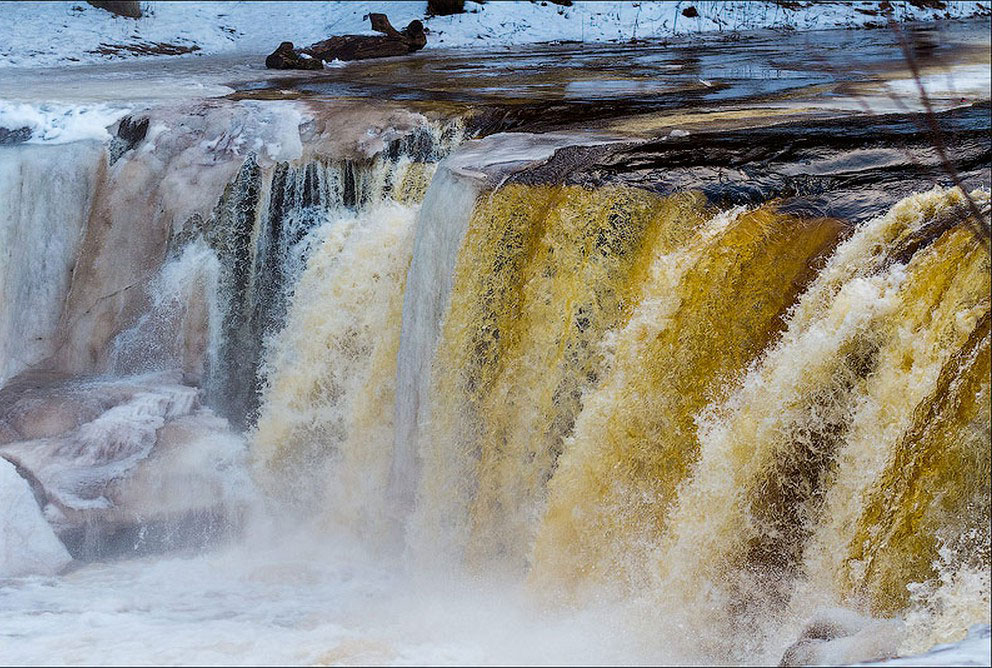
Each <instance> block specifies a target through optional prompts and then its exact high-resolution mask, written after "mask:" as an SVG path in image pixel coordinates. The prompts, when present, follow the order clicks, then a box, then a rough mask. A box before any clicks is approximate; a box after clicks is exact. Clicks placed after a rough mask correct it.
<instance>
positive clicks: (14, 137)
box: [0, 126, 31, 146]
mask: <svg viewBox="0 0 992 668" xmlns="http://www.w3.org/2000/svg"><path fill="white" fill-rule="evenodd" d="M29 139H31V128H29V127H27V126H24V127H23V128H14V129H7V128H0V146H3V145H5V144H21V143H23V142H26V141H27V140H29Z"/></svg>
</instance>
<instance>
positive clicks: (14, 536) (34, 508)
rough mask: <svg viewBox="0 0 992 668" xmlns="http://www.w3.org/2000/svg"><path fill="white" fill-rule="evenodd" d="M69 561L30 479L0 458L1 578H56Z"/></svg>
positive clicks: (70, 559) (69, 558) (67, 554)
mask: <svg viewBox="0 0 992 668" xmlns="http://www.w3.org/2000/svg"><path fill="white" fill-rule="evenodd" d="M70 561H72V558H71V557H70V556H69V553H68V552H66V550H65V547H64V546H63V545H62V543H61V542H60V541H59V539H58V538H57V537H56V536H55V532H54V531H52V528H51V527H50V526H49V525H48V522H47V521H46V520H45V518H44V516H43V515H42V514H41V509H40V508H39V507H38V503H37V502H36V501H35V499H34V495H33V494H32V493H31V487H30V486H29V485H28V482H27V480H25V479H24V478H22V477H21V476H20V475H18V473H17V470H16V469H15V468H14V465H13V464H11V463H10V462H8V461H7V460H6V459H4V458H2V457H0V578H12V577H22V576H25V575H55V574H56V573H58V572H59V571H60V570H62V569H63V568H64V567H65V566H66V565H67V564H68V563H69V562H70Z"/></svg>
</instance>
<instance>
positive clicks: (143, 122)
mask: <svg viewBox="0 0 992 668" xmlns="http://www.w3.org/2000/svg"><path fill="white" fill-rule="evenodd" d="M146 134H148V117H147V116H146V117H145V118H137V119H136V118H132V117H131V116H125V117H124V118H122V119H121V120H120V123H118V124H117V134H116V136H114V137H113V138H112V139H111V140H110V145H109V146H108V147H107V148H108V150H109V152H110V164H111V165H112V164H114V163H115V162H117V161H118V160H119V159H120V157H121V156H122V155H124V154H125V153H127V152H128V151H130V150H131V149H132V148H134V147H136V146H137V145H138V144H140V143H141V140H143V139H144V138H145V135H146Z"/></svg>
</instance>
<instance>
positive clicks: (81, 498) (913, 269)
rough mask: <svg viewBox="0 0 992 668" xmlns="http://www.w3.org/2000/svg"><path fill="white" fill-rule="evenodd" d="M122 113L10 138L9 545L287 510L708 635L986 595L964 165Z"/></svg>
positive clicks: (841, 622)
mask: <svg viewBox="0 0 992 668" xmlns="http://www.w3.org/2000/svg"><path fill="white" fill-rule="evenodd" d="M239 104H240V103H239ZM144 113H146V112H136V114H135V117H137V116H139V115H140V114H144ZM356 119H358V120H356ZM359 121H360V122H359ZM121 122H122V123H124V121H121ZM121 127H124V126H121ZM126 127H128V128H131V130H129V131H128V132H125V133H123V134H125V135H128V137H130V138H125V137H123V136H120V133H119V136H118V137H116V138H114V139H113V140H112V141H111V142H109V143H107V144H103V145H101V144H99V143H97V142H94V141H86V142H76V143H69V144H64V145H60V146H54V147H53V146H14V147H2V148H0V197H2V198H3V204H4V206H3V207H0V252H2V254H0V297H2V298H0V355H2V356H0V383H3V387H0V410H2V412H0V459H2V460H3V461H0V474H2V476H3V480H0V484H2V485H4V488H3V489H2V490H0V491H3V492H4V493H5V494H7V497H4V498H8V497H9V498H10V499H12V500H13V501H16V503H17V504H18V505H17V508H18V509H19V510H18V513H19V514H18V517H19V518H21V519H22V520H23V522H21V524H17V525H15V524H12V523H8V524H5V525H3V526H0V536H2V535H6V534H3V533H2V531H7V533H9V535H19V534H18V532H21V531H22V528H20V527H21V526H22V524H23V526H37V525H39V523H41V522H47V524H48V526H50V527H52V528H53V529H54V531H55V533H56V535H57V538H58V539H59V540H61V542H62V543H63V544H64V545H65V546H66V548H67V549H68V553H69V554H71V556H72V557H73V558H74V559H76V560H80V561H84V560H89V559H101V558H103V557H105V556H106V555H108V554H114V555H120V554H130V553H134V552H138V553H142V551H145V552H155V551H158V550H165V549H174V548H176V547H184V546H189V545H193V546H196V547H204V546H206V545H208V544H211V543H212V542H214V541H216V540H218V537H219V536H221V537H223V536H226V537H230V536H233V535H236V534H238V532H241V531H245V532H246V533H248V532H247V531H246V530H245V527H246V526H248V521H247V519H246V518H249V516H250V517H251V519H254V520H258V518H259V517H262V516H263V515H264V516H266V517H273V518H275V523H276V524H279V523H284V524H285V525H287V526H285V527H280V529H281V530H282V531H283V533H282V534H278V533H277V532H276V533H273V535H278V536H290V535H292V534H291V531H290V528H287V527H291V528H292V530H294V531H298V532H299V534H300V535H306V536H307V537H308V540H309V539H310V538H313V537H331V538H332V539H333V540H334V541H340V542H343V543H347V544H348V545H352V544H357V545H361V546H362V549H363V550H365V552H363V554H364V555H367V556H368V557H369V558H370V559H372V560H375V561H382V562H383V563H387V564H389V565H390V567H392V566H394V565H397V564H402V568H403V569H405V571H404V573H405V574H409V573H413V574H416V575H418V576H420V577H422V578H423V580H422V581H423V582H428V583H430V584H432V585H433V584H436V583H438V582H440V583H445V582H447V581H448V580H449V579H454V578H456V576H457V577H458V578H461V577H462V576H465V578H467V581H470V582H474V583H482V582H496V583H498V585H499V586H501V587H502V586H505V587H506V588H507V589H508V590H510V591H513V592H523V593H522V594H521V595H520V598H521V599H522V600H526V601H527V603H526V605H528V606H532V607H534V608H538V609H541V610H542V611H548V610H550V611H555V614H574V615H580V616H581V615H585V614H588V615H589V616H590V617H589V618H595V619H599V617H596V615H605V617H608V618H610V619H611V620H612V621H611V624H613V625H614V626H611V627H610V628H611V629H614V630H616V629H620V630H622V631H623V634H624V635H625V637H624V639H623V642H624V643H629V644H630V645H631V646H636V647H637V648H639V650H643V651H645V652H651V654H650V656H662V657H682V658H684V659H685V660H693V661H717V662H728V663H734V662H761V663H768V662H776V661H778V660H779V659H780V658H782V657H783V655H785V656H787V657H793V659H795V660H799V659H796V658H795V657H806V658H805V659H803V660H810V661H813V660H823V661H833V662H844V661H854V660H860V659H866V658H873V656H871V654H872V653H873V652H874V653H878V654H885V653H893V652H895V651H897V650H898V651H904V652H909V651H916V650H918V649H921V648H926V647H928V646H930V645H932V644H933V643H936V642H942V641H947V640H954V639H958V638H960V637H962V636H963V634H964V632H965V630H966V628H967V627H968V625H970V624H972V623H974V622H982V623H988V621H989V614H988V602H989V590H990V583H989V577H988V573H989V563H990V561H989V560H990V547H989V546H990V533H989V524H990V493H989V489H990V479H992V475H990V459H992V452H990V428H989V425H990V413H989V402H990V382H989V374H990V346H989V341H990V300H992V286H990V259H989V258H990V249H989V247H988V243H987V240H985V239H982V238H980V237H979V236H978V235H976V233H975V231H974V229H973V228H972V227H970V226H969V225H968V224H967V222H966V215H965V212H966V210H967V208H966V206H965V195H964V193H963V192H962V191H961V190H959V189H956V188H954V189H951V188H943V187H939V186H936V187H934V188H933V189H932V190H929V191H926V192H921V193H917V194H915V195H912V196H909V197H907V198H904V199H903V200H902V201H900V202H898V203H897V204H895V205H894V206H893V207H892V208H891V209H890V210H889V211H887V212H886V213H884V214H882V215H879V216H877V217H874V218H872V219H870V220H862V221H841V220H836V219H833V218H826V217H822V216H815V215H806V214H804V213H800V212H802V211H804V209H803V207H801V206H792V204H795V202H785V201H780V200H772V201H768V202H764V203H760V204H756V205H751V206H739V207H734V208H729V207H728V206H725V205H724V204H725V202H724V203H723V204H721V202H720V201H717V200H714V199H712V198H710V199H708V198H707V195H706V194H705V192H704V191H698V190H660V189H659V190H657V191H654V190H650V189H648V188H646V187H640V186H639V185H638V186H635V185H631V184H630V183H627V184H621V183H619V180H611V178H610V174H609V169H607V167H608V166H609V165H608V164H607V163H605V162H604V165H605V166H604V165H600V166H599V167H603V168H602V169H599V167H597V168H596V169H595V170H590V172H589V173H590V174H592V176H589V175H588V174H586V175H584V176H583V178H571V177H570V176H568V175H563V174H562V173H561V167H562V165H565V166H566V167H567V166H568V165H569V164H570V163H569V160H570V159H573V158H574V159H575V160H578V159H580V158H581V160H584V161H589V162H590V164H592V162H594V161H595V160H596V159H597V155H598V153H597V151H600V150H601V149H603V147H604V145H605V144H607V143H609V142H610V141H612V140H610V139H608V138H604V137H597V136H592V135H587V136H572V135H555V134H547V135H541V136H535V135H526V134H523V133H517V134H505V135H494V136H491V137H487V138H485V139H482V140H465V132H464V128H463V124H462V122H461V121H445V120H437V119H436V118H434V117H432V119H431V120H429V119H428V118H427V117H425V116H421V115H419V114H413V113H399V112H396V111H395V110H387V111H382V112H381V113H379V112H377V114H370V115H369V116H365V115H362V114H356V113H355V112H354V111H353V110H350V109H347V108H343V109H337V108H334V109H319V108H317V107H316V106H315V107H314V108H305V107H303V106H300V107H295V106H292V105H285V106H282V105H274V106H272V107H265V108H263V107H262V106H259V105H253V104H252V103H244V104H242V105H240V106H237V107H236V110H235V109H232V108H229V107H227V106H224V105H218V106H217V107H212V106H210V105H204V106H203V107H192V108H191V107H184V106H176V107H170V108H162V109H156V110H154V111H150V112H147V123H145V124H144V125H143V127H146V130H147V132H146V134H145V135H144V136H143V137H141V138H139V139H135V138H134V137H133V136H131V135H130V134H128V133H129V132H132V133H133V128H134V123H133V122H132V121H131V120H128V121H127V123H126ZM345 127H346V128H348V131H347V132H344V131H341V128H345ZM177 128H181V131H179V130H177ZM356 128H357V129H356ZM563 147H580V148H581V151H578V152H577V153H569V152H567V151H566V152H565V154H564V158H563V159H561V160H559V161H557V162H555V160H554V159H555V157H556V156H557V157H558V158H562V155H563V154H562V152H561V151H560V149H562V148H563ZM577 150H578V149H577ZM580 154H581V155H580ZM576 155H580V158H576V157H575V156H576ZM586 176H588V178H585V177H586ZM42 181H44V184H45V185H44V188H42V187H41V183H42ZM640 185H643V184H640ZM41 192H44V193H46V196H45V197H42V196H40V194H39V193H41ZM970 197H971V198H972V199H973V200H974V201H975V202H977V204H978V206H979V207H982V208H984V209H987V207H988V204H989V194H988V191H987V190H982V189H978V190H975V191H974V192H972V193H971V194H970ZM12 471H13V472H12ZM22 478H23V479H26V480H29V481H30V485H28V484H27V483H24V480H22ZM11 481H13V482H11ZM14 483H17V484H16V485H15V484H14ZM22 483H24V484H22ZM32 494H33V495H34V498H35V499H36V501H37V505H39V506H40V509H41V510H40V514H38V513H34V512H27V511H26V510H24V509H25V508H29V509H30V510H32V511H33V510H35V509H34V508H33V507H31V504H30V503H27V501H29V500H30V498H31V495H32ZM261 498H264V500H265V502H264V503H262V501H260V499H261ZM249 510H250V511H251V512H249ZM263 510H264V512H263ZM21 511H24V512H21ZM266 513H268V515H266ZM19 521H20V520H19ZM258 521H259V522H261V520H258ZM10 527H12V528H10ZM191 536H192V538H191ZM252 537H253V538H257V536H252ZM50 539H51V540H50ZM53 540H54V539H53V538H52V537H51V536H49V535H47V534H45V535H44V536H43V537H39V542H38V545H37V546H35V547H36V548H37V549H38V550H40V551H41V552H44V553H45V555H46V556H45V559H46V560H48V561H50V562H51V563H50V564H49V566H50V567H49V566H46V572H54V571H56V570H58V568H61V567H62V565H63V564H64V563H66V562H67V561H68V557H67V556H66V555H65V554H62V553H61V552H60V551H59V550H58V549H57V548H58V547H59V545H57V544H56V543H55V542H53ZM275 540H277V541H278V540H281V539H275ZM245 545H248V543H245ZM35 547H32V549H35ZM110 547H113V548H114V549H109V548H110ZM4 549H7V547H6V546H5V548H4ZM246 549H249V548H246ZM0 556H3V558H4V560H5V561H4V563H7V564H13V566H10V570H11V571H14V570H16V572H17V573H21V572H22V571H24V569H25V568H26V567H25V566H24V565H23V564H24V560H23V559H21V558H20V557H19V556H18V555H15V557H17V558H15V557H12V556H9V555H7V554H6V553H4V554H2V555H0ZM293 563H296V562H293ZM0 565H2V564H0ZM295 567H296V566H293V565H292V564H291V565H289V566H287V567H286V568H285V570H284V571H280V573H283V572H289V571H291V570H292V569H293V568H295ZM304 571H306V569H304ZM307 573H309V571H306V572H304V574H303V575H302V576H299V577H304V578H305V577H308V576H307ZM251 577H255V574H252V576H251ZM280 577H281V576H280ZM293 577H297V575H296V574H294V576H293ZM348 577H350V575H349V576H348ZM458 581H459V582H463V581H466V580H458ZM418 582H420V581H418ZM438 586H439V587H441V588H442V589H443V588H444V587H445V586H448V585H446V584H445V585H438ZM481 586H482V585H480V587H481ZM483 589H484V588H483ZM446 591H447V590H446ZM486 591H488V590H486ZM514 595H516V593H515V594H514ZM514 600H515V599H514ZM459 609H460V608H459ZM604 610H605V611H607V613H603V611H604ZM549 614H550V613H549ZM860 627H863V628H860ZM810 628H812V629H813V630H814V632H815V633H821V634H825V635H827V636H830V635H831V634H833V635H834V636H839V635H844V634H846V635H845V638H846V639H848V640H850V639H851V638H854V637H855V636H857V634H858V633H862V634H863V635H862V636H860V637H861V638H862V640H857V641H855V640H850V642H849V643H848V644H847V645H844V646H843V647H840V648H839V649H838V646H837V645H833V646H828V644H829V642H830V641H829V640H828V639H827V638H825V637H823V638H821V637H819V636H816V635H815V634H814V635H810V633H813V632H809V629H810ZM823 629H827V631H824V630H823ZM838 629H839V630H838ZM865 629H869V630H870V633H869V631H865ZM828 631H829V633H828ZM867 635H870V636H871V637H870V638H869V639H865V638H867ZM831 637H832V636H831ZM797 638H799V639H803V640H804V641H808V642H807V644H806V645H802V643H801V642H800V643H798V644H797V643H796V640H797ZM813 641H816V643H819V642H820V641H823V644H822V646H821V645H819V644H816V643H813ZM811 643H812V644H811ZM621 644H622V643H621ZM814 645H815V646H814ZM831 647H832V649H831ZM789 652H791V654H790V653H789ZM804 652H806V654H804ZM816 652H822V653H821V654H817V653H816ZM830 652H833V653H830ZM845 652H847V653H845ZM646 655H647V654H646ZM327 656H331V655H330V654H328V655H327ZM810 657H812V658H810ZM793 659H790V660H793Z"/></svg>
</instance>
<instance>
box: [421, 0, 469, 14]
mask: <svg viewBox="0 0 992 668" xmlns="http://www.w3.org/2000/svg"><path fill="white" fill-rule="evenodd" d="M464 12H465V0H427V16H450V15H451V14H462V13H464Z"/></svg>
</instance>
